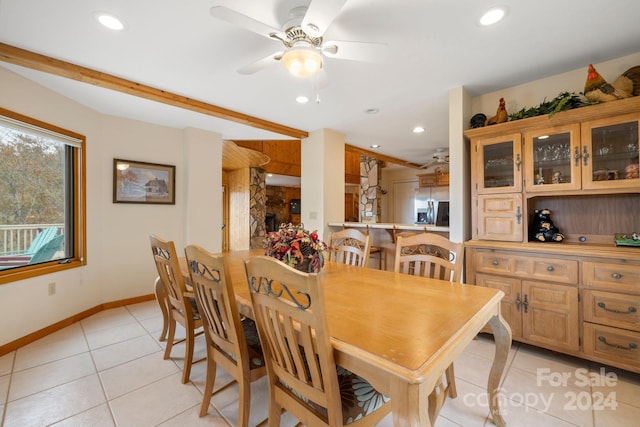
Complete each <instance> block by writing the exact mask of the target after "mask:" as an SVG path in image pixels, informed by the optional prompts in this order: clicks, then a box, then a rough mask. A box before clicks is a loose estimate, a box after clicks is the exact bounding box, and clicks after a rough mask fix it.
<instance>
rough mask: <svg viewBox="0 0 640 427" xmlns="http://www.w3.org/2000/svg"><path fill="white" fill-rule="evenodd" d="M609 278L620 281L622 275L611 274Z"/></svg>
mask: <svg viewBox="0 0 640 427" xmlns="http://www.w3.org/2000/svg"><path fill="white" fill-rule="evenodd" d="M611 278H612V279H613V280H620V279H622V274H620V273H612V274H611Z"/></svg>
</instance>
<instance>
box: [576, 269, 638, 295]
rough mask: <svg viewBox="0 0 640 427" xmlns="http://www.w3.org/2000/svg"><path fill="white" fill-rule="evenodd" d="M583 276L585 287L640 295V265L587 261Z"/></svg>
mask: <svg viewBox="0 0 640 427" xmlns="http://www.w3.org/2000/svg"><path fill="white" fill-rule="evenodd" d="M582 275H583V278H582V284H583V285H584V286H585V287H589V288H598V289H605V290H611V291H626V292H635V293H639V294H640V265H632V264H616V263H613V262H611V263H607V262H592V261H585V262H583V263H582Z"/></svg>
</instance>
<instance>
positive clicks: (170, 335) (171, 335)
mask: <svg viewBox="0 0 640 427" xmlns="http://www.w3.org/2000/svg"><path fill="white" fill-rule="evenodd" d="M175 337H176V321H175V320H174V319H173V316H172V315H171V313H169V331H168V332H167V346H166V347H165V349H164V359H165V360H166V359H168V358H169V357H170V356H171V348H172V347H173V341H174V340H175Z"/></svg>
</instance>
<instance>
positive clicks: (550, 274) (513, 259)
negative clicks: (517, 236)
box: [473, 250, 578, 284]
mask: <svg viewBox="0 0 640 427" xmlns="http://www.w3.org/2000/svg"><path fill="white" fill-rule="evenodd" d="M473 261H474V264H475V268H476V271H478V272H481V273H492V274H508V275H514V274H515V275H518V277H520V278H523V279H541V280H548V281H552V282H559V283H567V284H577V283H578V261H575V260H570V259H558V258H545V257H533V256H525V255H513V254H510V253H507V252H500V251H481V250H478V251H474V253H473Z"/></svg>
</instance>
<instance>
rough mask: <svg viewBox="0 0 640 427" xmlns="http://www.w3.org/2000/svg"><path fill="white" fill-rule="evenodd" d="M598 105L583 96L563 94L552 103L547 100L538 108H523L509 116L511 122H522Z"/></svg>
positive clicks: (569, 93)
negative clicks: (531, 118) (527, 119)
mask: <svg viewBox="0 0 640 427" xmlns="http://www.w3.org/2000/svg"><path fill="white" fill-rule="evenodd" d="M592 104H597V102H590V101H588V100H587V99H586V98H585V97H584V96H583V95H581V94H577V93H574V92H562V93H561V94H559V95H558V96H556V97H555V98H554V99H552V100H551V101H547V98H545V99H544V101H542V103H541V104H540V105H538V106H537V107H531V108H523V109H522V110H520V111H517V112H515V113H513V114H509V120H510V121H513V120H520V119H526V118H529V117H536V116H542V115H544V114H548V115H549V117H553V115H554V114H555V113H558V112H560V111H565V110H571V109H573V108H580V107H585V106H587V105H592Z"/></svg>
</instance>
